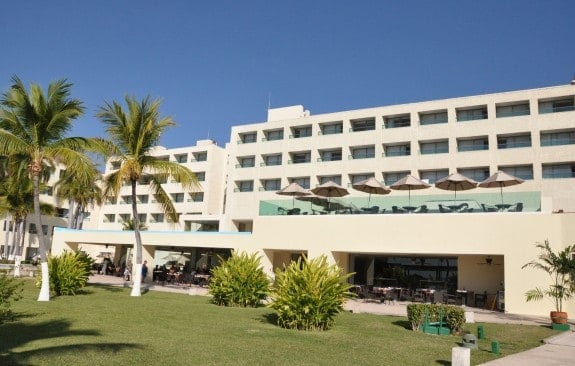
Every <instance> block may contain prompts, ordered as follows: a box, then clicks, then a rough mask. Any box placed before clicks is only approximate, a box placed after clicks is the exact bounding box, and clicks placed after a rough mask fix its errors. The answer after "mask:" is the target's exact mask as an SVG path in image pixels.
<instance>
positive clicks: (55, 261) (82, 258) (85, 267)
mask: <svg viewBox="0 0 575 366" xmlns="http://www.w3.org/2000/svg"><path fill="white" fill-rule="evenodd" d="M93 264H94V260H93V259H92V258H91V257H90V256H89V255H87V254H86V252H83V251H77V252H64V253H62V254H61V255H60V256H58V257H49V258H48V270H49V274H50V292H51V295H55V296H60V295H75V294H76V293H77V292H78V290H80V289H81V288H83V287H85V286H86V283H87V282H88V277H89V276H90V274H91V268H92V265H93ZM39 275H40V276H41V274H39ZM41 283H42V280H41V277H38V281H37V285H41Z"/></svg>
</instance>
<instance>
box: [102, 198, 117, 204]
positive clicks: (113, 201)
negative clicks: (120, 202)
mask: <svg viewBox="0 0 575 366" xmlns="http://www.w3.org/2000/svg"><path fill="white" fill-rule="evenodd" d="M104 204H105V205H115V204H116V197H106V202H105V203H104Z"/></svg>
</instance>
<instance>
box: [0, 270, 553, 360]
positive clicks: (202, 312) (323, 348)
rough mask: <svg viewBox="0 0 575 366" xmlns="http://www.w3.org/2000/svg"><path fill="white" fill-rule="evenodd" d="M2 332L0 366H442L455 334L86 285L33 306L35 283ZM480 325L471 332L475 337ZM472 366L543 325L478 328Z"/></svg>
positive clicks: (514, 347) (401, 322) (524, 342)
mask: <svg viewBox="0 0 575 366" xmlns="http://www.w3.org/2000/svg"><path fill="white" fill-rule="evenodd" d="M24 282H25V284H26V286H25V292H24V298H23V299H22V300H20V301H18V302H16V303H15V304H14V307H13V310H15V311H16V312H17V314H18V316H17V318H16V319H15V320H14V321H11V322H7V323H4V324H1V325H0V365H93V366H96V365H140V364H147V365H155V364H166V365H171V366H172V365H254V364H258V365H287V364H290V365H352V364H355V365H358V364H360V365H361V364H364V365H375V364H377V365H392V364H394V365H395V364H405V365H431V364H438V365H446V364H449V362H450V361H451V348H452V347H454V346H458V345H459V342H460V341H461V337H460V336H432V335H426V334H422V333H417V332H413V331H411V330H409V329H408V323H407V319H406V318H403V317H391V316H381V315H372V314H351V313H342V314H340V315H339V316H338V318H337V320H336V324H335V326H334V327H333V328H332V329H331V330H329V331H326V332H301V331H292V330H285V329H281V328H279V327H277V326H276V325H275V324H274V323H273V313H272V312H271V311H270V310H268V309H266V308H259V309H240V308H222V307H218V306H215V305H212V304H210V303H209V299H208V298H206V297H200V296H188V295H182V294H172V293H164V292H148V293H146V294H144V295H143V296H142V297H140V298H133V297H130V296H129V290H128V289H122V288H113V287H101V286H89V287H87V288H86V290H85V291H84V293H83V294H80V295H77V296H71V297H59V298H55V299H52V300H51V301H50V302H37V301H36V297H37V294H38V290H37V289H35V288H34V287H33V281H31V280H24ZM477 325H478V324H471V325H470V327H469V330H470V331H473V333H475V334H476V329H477ZM484 328H485V335H486V337H487V338H486V339H484V340H480V341H479V350H474V351H472V364H479V363H483V362H486V361H488V360H492V359H494V358H496V357H498V356H496V355H493V354H492V353H491V352H490V351H491V341H492V340H493V339H496V340H498V341H499V342H500V347H501V353H502V355H509V354H511V353H515V352H520V351H523V350H526V349H529V348H533V347H536V346H538V345H539V344H541V341H542V340H543V339H544V338H546V337H548V336H550V335H552V334H554V331H552V330H551V329H550V328H548V327H541V326H529V325H502V324H484Z"/></svg>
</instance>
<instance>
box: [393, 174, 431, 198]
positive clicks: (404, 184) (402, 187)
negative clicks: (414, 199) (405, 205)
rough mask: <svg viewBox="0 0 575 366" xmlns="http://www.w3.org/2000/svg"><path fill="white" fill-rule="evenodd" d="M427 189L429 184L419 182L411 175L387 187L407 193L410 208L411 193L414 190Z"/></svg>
mask: <svg viewBox="0 0 575 366" xmlns="http://www.w3.org/2000/svg"><path fill="white" fill-rule="evenodd" d="M429 187H431V185H430V184H427V183H425V182H424V181H422V180H419V179H417V178H415V177H414V176H413V175H409V174H408V175H406V176H405V177H403V178H401V179H400V180H398V181H397V182H395V183H393V184H392V185H390V186H389V188H391V189H394V190H397V191H408V192H409V205H410V206H411V191H412V190H416V189H426V188H429Z"/></svg>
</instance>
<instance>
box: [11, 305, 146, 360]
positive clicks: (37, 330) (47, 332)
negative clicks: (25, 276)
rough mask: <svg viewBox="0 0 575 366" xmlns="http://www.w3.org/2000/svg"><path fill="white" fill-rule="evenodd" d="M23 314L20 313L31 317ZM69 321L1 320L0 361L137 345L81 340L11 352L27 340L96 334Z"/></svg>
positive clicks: (120, 348) (119, 349) (108, 349)
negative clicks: (35, 322)
mask: <svg viewBox="0 0 575 366" xmlns="http://www.w3.org/2000/svg"><path fill="white" fill-rule="evenodd" d="M32 316H33V315H29V314H25V315H23V316H22V317H32ZM70 328H71V322H69V321H66V320H54V321H47V322H43V323H37V324H22V323H21V322H16V321H15V322H9V323H4V324H3V325H2V327H1V328H0V339H2V342H0V365H29V364H30V360H32V359H34V358H37V357H44V356H50V355H56V354H62V353H63V352H82V351H89V350H97V351H106V352H118V351H121V350H123V349H128V348H130V349H133V348H141V347H140V346H139V345H137V344H130V343H84V344H65V345H61V346H52V347H47V348H37V349H34V350H29V351H22V352H15V351H14V350H15V349H17V348H20V347H23V346H25V345H26V344H28V343H30V342H34V341H36V340H40V339H47V338H52V339H56V338H69V337H75V336H94V337H97V336H99V335H100V332H98V331H96V330H72V329H70Z"/></svg>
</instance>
